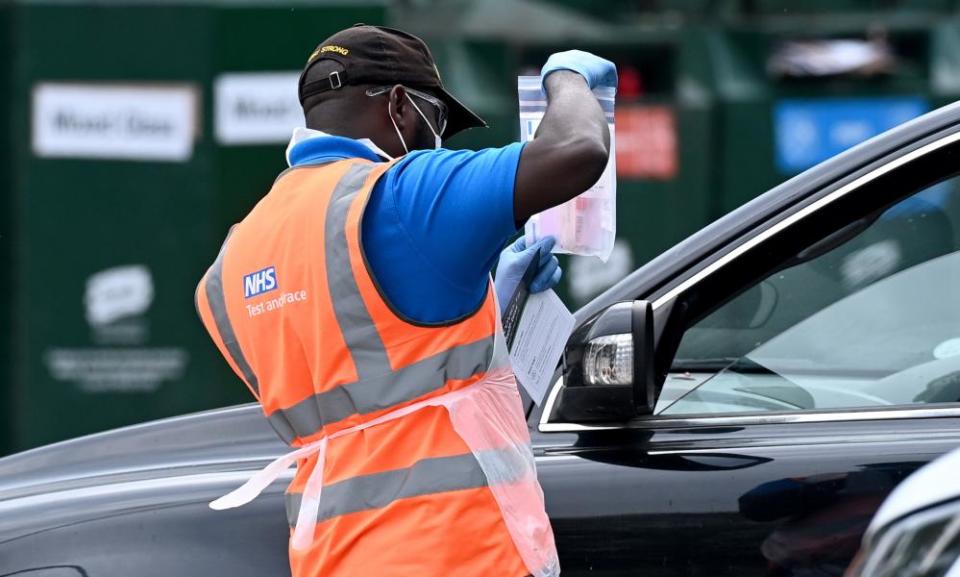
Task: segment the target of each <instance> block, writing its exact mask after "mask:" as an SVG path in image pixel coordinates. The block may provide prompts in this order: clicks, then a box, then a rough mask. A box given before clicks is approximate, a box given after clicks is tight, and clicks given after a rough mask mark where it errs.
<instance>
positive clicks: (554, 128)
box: [513, 51, 616, 227]
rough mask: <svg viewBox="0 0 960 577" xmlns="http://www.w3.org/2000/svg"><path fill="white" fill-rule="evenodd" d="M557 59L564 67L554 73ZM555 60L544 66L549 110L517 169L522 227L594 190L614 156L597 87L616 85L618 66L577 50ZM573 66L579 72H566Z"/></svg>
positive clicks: (518, 214) (516, 197)
mask: <svg viewBox="0 0 960 577" xmlns="http://www.w3.org/2000/svg"><path fill="white" fill-rule="evenodd" d="M554 60H557V61H559V64H558V65H557V64H555V66H556V68H555V69H552V70H551V69H549V67H550V66H551V61H554ZM551 61H548V62H547V66H545V67H544V70H545V73H546V76H545V78H544V88H545V90H546V92H547V110H546V113H545V114H544V117H543V120H542V121H541V122H540V127H539V129H538V130H537V134H536V136H534V138H533V140H532V141H530V142H529V143H527V144H526V145H525V146H524V148H523V152H522V153H521V155H520V163H519V165H518V167H517V177H516V183H515V185H514V205H513V206H514V218H515V219H516V223H517V225H518V227H519V226H520V225H522V224H523V223H524V222H525V221H526V220H527V219H528V218H530V217H531V216H532V215H534V214H536V213H538V212H542V211H544V210H546V209H548V208H550V207H552V206H556V205H558V204H562V203H564V202H566V201H568V200H570V199H571V198H573V197H575V196H577V195H578V194H581V193H582V192H584V191H585V190H587V189H588V188H589V187H591V186H593V184H595V183H596V182H597V180H599V178H600V175H601V174H603V170H604V168H605V167H606V165H607V158H608V157H609V155H610V130H609V128H608V127H607V120H606V118H605V117H604V113H603V110H602V109H601V108H600V104H599V103H598V102H597V100H596V97H595V96H594V95H593V93H592V92H591V86H592V85H593V86H596V85H600V84H604V83H609V82H610V80H611V76H612V82H613V84H614V85H615V84H616V69H615V68H614V67H613V64H612V63H610V62H608V61H606V60H603V59H602V58H599V57H596V56H593V55H592V54H588V53H586V52H576V51H572V52H569V53H561V54H557V55H554V56H553V57H551ZM567 63H569V66H570V67H571V68H576V69H577V71H576V72H575V71H574V70H573V69H566V68H567V66H568V64H567ZM584 68H585V70H584Z"/></svg>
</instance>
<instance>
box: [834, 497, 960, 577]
mask: <svg viewBox="0 0 960 577" xmlns="http://www.w3.org/2000/svg"><path fill="white" fill-rule="evenodd" d="M958 557H960V502H956V503H950V504H949V505H944V506H941V507H936V508H933V509H930V510H928V511H923V512H921V513H914V514H913V515H910V516H908V517H905V518H904V519H902V520H900V521H898V522H896V523H894V524H893V525H891V526H890V527H889V528H887V529H886V530H884V531H883V532H881V533H879V534H878V535H877V536H876V537H874V538H873V539H872V540H871V543H868V544H867V545H866V547H865V548H864V549H863V550H862V551H861V552H860V555H858V556H857V560H856V561H855V562H854V564H853V566H851V567H850V569H849V570H848V572H847V577H945V576H946V575H947V572H948V571H950V568H951V567H952V566H953V565H954V563H955V562H956V561H957V558H958Z"/></svg>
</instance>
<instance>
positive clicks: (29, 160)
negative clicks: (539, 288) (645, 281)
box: [0, 0, 960, 454]
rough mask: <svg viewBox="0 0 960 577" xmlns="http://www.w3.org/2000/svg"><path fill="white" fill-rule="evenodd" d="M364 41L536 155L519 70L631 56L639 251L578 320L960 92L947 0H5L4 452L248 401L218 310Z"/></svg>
mask: <svg viewBox="0 0 960 577" xmlns="http://www.w3.org/2000/svg"><path fill="white" fill-rule="evenodd" d="M356 22H366V23H368V24H387V25H393V26H397V27H400V28H404V29H407V30H409V31H412V32H414V33H417V34H420V35H421V36H423V37H424V38H425V39H426V40H427V41H428V43H429V44H430V45H431V47H432V49H433V51H434V54H435V56H436V58H437V60H438V63H439V68H440V71H441V74H442V76H443V78H444V81H445V82H446V84H447V85H448V87H449V88H450V89H451V90H452V91H453V92H454V93H455V94H457V95H459V96H460V97H461V98H462V99H463V100H464V101H465V102H467V103H468V105H470V106H471V107H473V108H474V109H475V110H477V111H478V112H480V113H481V115H483V116H484V117H485V118H487V120H488V121H489V122H490V124H491V128H490V129H487V130H473V131H469V132H468V133H466V134H463V135H460V136H457V137H456V138H454V139H452V140H451V141H450V142H449V143H447V146H449V147H451V148H459V147H469V148H478V147H485V146H500V145H503V144H505V143H507V142H510V141H512V140H515V139H516V138H517V135H518V121H517V105H516V84H515V78H516V76H517V75H518V74H523V73H535V72H536V71H537V70H538V69H539V67H540V65H541V64H542V63H543V61H544V60H545V59H546V57H547V56H548V55H549V54H550V53H552V52H554V51H557V50H566V49H569V48H581V49H586V50H591V51H595V52H597V53H599V54H601V55H603V56H606V57H607V58H610V59H612V60H614V61H615V62H616V63H617V64H618V67H619V70H620V89H619V94H618V101H617V112H616V124H617V135H616V136H617V165H618V186H619V198H618V211H619V213H618V214H619V216H618V233H619V239H620V240H619V241H618V246H617V248H616V250H615V252H614V255H613V257H612V258H611V259H610V261H609V262H607V263H606V264H602V263H600V262H599V261H597V260H595V259H584V258H574V259H567V261H566V262H565V265H566V272H565V279H564V283H563V286H562V287H561V291H560V292H561V293H562V296H563V297H564V299H565V300H566V301H567V302H568V304H569V306H570V307H571V308H576V307H578V306H580V305H582V304H584V303H585V302H587V301H588V300H589V299H591V298H592V297H594V296H595V295H597V294H599V293H600V292H602V291H603V290H604V289H606V288H607V287H609V286H610V285H612V284H613V283H615V282H616V281H617V280H619V279H620V278H622V277H623V276H625V275H626V274H627V273H628V272H630V271H631V270H633V269H634V268H636V267H637V266H639V265H641V264H642V263H644V262H646V261H648V260H649V259H650V258H652V257H654V256H656V255H657V254H658V253H660V252H661V251H663V250H665V249H666V248H668V247H670V246H671V245H672V244H674V243H676V242H677V241H679V240H681V239H682V238H684V237H685V236H687V235H688V234H690V233H692V232H694V231H695V230H697V229H698V228H700V227H702V226H703V225H705V224H707V223H708V222H710V221H711V220H714V219H716V218H717V217H719V216H721V215H722V214H724V213H726V212H728V211H729V210H731V209H732V208H735V207H736V206H738V205H740V204H742V203H743V202H745V201H747V200H749V199H750V198H752V197H754V196H756V195H758V194H760V193H762V192H763V191H765V190H767V189H768V188H770V187H772V186H774V185H776V184H778V183H779V182H781V181H783V180H785V179H787V178H789V177H790V176H793V175H794V174H797V173H799V172H801V171H803V170H804V169H806V168H809V167H810V166H813V165H814V164H816V163H818V162H820V161H821V160H824V159H826V158H828V157H829V156H832V155H833V154H836V153H837V152H840V151H842V150H844V149H845V148H848V147H849V146H852V145H854V144H856V143H858V142H861V141H863V140H865V139H867V138H869V137H870V136H873V135H874V134H877V133H879V132H882V131H883V130H886V129H887V128H890V127H892V126H895V125H896V124H899V123H901V122H903V121H905V120H908V119H910V118H912V117H915V116H917V115H919V114H922V113H924V112H926V111H927V110H930V109H933V108H936V107H938V106H941V105H943V104H945V103H948V102H951V101H953V100H955V99H957V98H958V96H960V2H957V1H947V0H902V1H896V0H883V1H880V0H876V1H869V0H830V1H827V0H794V1H786V0H752V1H750V0H742V1H736V0H676V1H668V0H663V1H654V0H646V1H643V0H634V1H631V0H610V1H604V2H593V1H588V0H554V1H547V0H540V1H533V0H448V1H439V0H437V1H427V0H422V1H407V2H359V1H336V2H324V1H317V0H313V1H310V2H306V1H303V0H287V1H279V0H271V1H265V0H232V1H227V0H211V1H208V2H172V1H169V0H164V1H153V2H151V1H148V0H130V1H125V2H120V1H103V0H99V1H96V2H90V1H85V0H69V1H52V0H51V1H41V0H16V1H11V0H0V49H2V51H0V54H2V56H0V105H2V111H3V112H2V113H0V137H2V138H3V146H2V147H0V264H2V267H0V282H2V286H3V287H5V290H6V293H5V295H6V298H5V299H3V307H2V308H0V326H2V327H4V330H3V331H2V332H0V370H2V371H3V372H2V373H0V454H3V453H5V452H11V451H15V450H20V449H24V448H29V447H33V446H37V445H40V444H44V443H48V442H52V441H56V440H61V439H65V438H69V437H73V436H76V435H80V434H85V433H89V432H95V431H99V430H104V429H107V428H112V427H116V426H120V425H125V424H130V423H136V422H141V421H145V420H149V419H153V418H159V417H164V416H169V415H176V414H182V413H185V412H190V411H196V410H202V409H206V408H213V407H219V406H225V405H229V404H235V403H240V402H247V401H249V400H250V398H249V397H248V394H247V392H246V390H245V389H244V388H243V386H242V385H241V384H240V382H239V381H238V380H237V379H236V378H235V377H233V375H232V374H231V373H230V372H229V371H228V369H227V367H226V364H225V363H224V362H223V361H222V360H221V359H220V358H219V355H218V354H217V352H216V350H215V348H214V347H213V345H212V344H211V343H210V342H209V339H208V338H207V337H206V335H205V333H204V332H203V329H202V327H201V326H200V324H199V322H198V321H197V319H196V316H195V312H194V306H193V302H192V299H193V289H194V287H195V285H196V282H197V281H198V279H199V278H200V276H201V275H202V274H203V272H204V270H205V267H206V266H207V265H209V263H211V262H212V260H213V259H214V257H215V255H216V252H217V250H218V249H219V246H220V242H221V240H222V239H223V237H224V235H225V233H226V230H227V228H228V227H229V226H230V224H232V223H234V222H236V221H237V220H239V219H240V218H242V216H243V215H244V214H245V213H246V212H247V211H248V210H249V209H250V208H251V207H252V205H253V204H254V203H255V202H256V201H257V199H259V198H260V196H261V195H263V194H264V193H265V192H266V191H267V190H268V189H269V187H270V184H271V183H272V181H273V179H274V178H275V176H276V175H277V173H279V172H280V171H281V170H282V169H283V168H284V167H285V161H284V154H283V152H284V148H285V146H286V141H287V139H288V138H289V135H290V131H291V129H292V128H293V127H294V126H296V125H298V124H302V116H301V114H300V110H299V106H298V103H297V97H296V79H297V74H298V70H299V68H300V66H301V65H302V64H303V62H304V61H305V59H306V57H307V55H308V54H310V52H311V51H312V50H313V48H314V47H315V46H316V45H317V43H318V42H320V40H322V39H323V38H325V37H326V36H328V35H329V34H331V33H333V32H335V31H337V30H339V29H341V28H343V27H346V26H349V25H351V24H353V23H356Z"/></svg>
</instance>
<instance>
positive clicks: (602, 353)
mask: <svg viewBox="0 0 960 577" xmlns="http://www.w3.org/2000/svg"><path fill="white" fill-rule="evenodd" d="M653 322H654V321H653V307H652V306H651V304H650V302H648V301H643V300H637V301H632V302H621V303H617V304H615V305H613V306H611V307H609V308H608V309H607V310H605V311H604V312H602V313H601V314H600V315H598V316H597V318H596V319H594V320H593V321H592V322H590V323H587V324H586V325H585V326H584V327H582V328H581V329H578V331H577V332H576V333H574V336H573V337H572V338H571V344H570V346H569V347H568V349H567V353H566V360H567V370H566V372H565V381H564V386H563V388H562V390H561V391H560V392H559V393H558V395H559V396H558V398H557V402H556V403H555V406H554V416H553V419H555V420H562V421H570V422H598V421H617V420H620V421H623V420H629V419H632V418H634V417H636V416H637V415H649V414H651V413H653V409H654V407H655V406H656V402H657V382H656V373H655V371H654V357H655V349H656V347H655V343H654V330H653V328H654V327H653Z"/></svg>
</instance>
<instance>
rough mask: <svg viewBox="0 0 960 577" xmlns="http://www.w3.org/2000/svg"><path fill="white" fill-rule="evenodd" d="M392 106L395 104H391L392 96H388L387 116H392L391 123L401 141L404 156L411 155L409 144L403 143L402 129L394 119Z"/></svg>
mask: <svg viewBox="0 0 960 577" xmlns="http://www.w3.org/2000/svg"><path fill="white" fill-rule="evenodd" d="M407 98H410V96H409V95H407ZM392 104H393V103H392V102H391V99H390V95H387V114H389V115H390V123H391V124H393V129H394V130H396V131H397V138H399V139H400V144H401V145H403V153H404V154H409V152H410V150H408V149H407V143H406V142H404V141H403V135H402V134H400V128H398V127H397V121H396V120H394V119H393V106H392ZM414 106H416V105H414ZM418 110H419V109H418Z"/></svg>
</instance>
